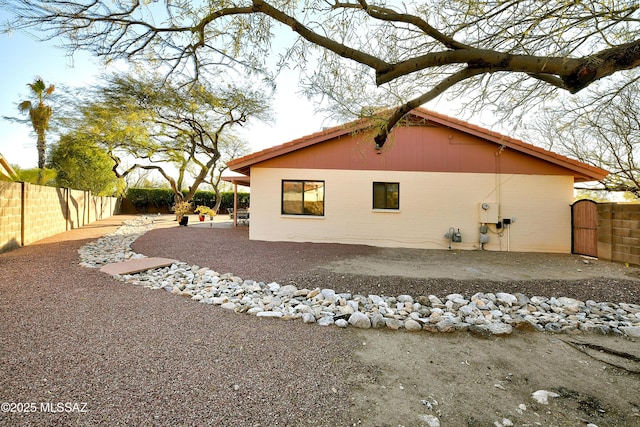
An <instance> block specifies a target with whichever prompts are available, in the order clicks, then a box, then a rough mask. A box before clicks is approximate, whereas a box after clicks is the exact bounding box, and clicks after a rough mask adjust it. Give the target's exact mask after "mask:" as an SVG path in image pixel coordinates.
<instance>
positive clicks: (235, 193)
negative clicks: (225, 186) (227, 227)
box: [233, 182, 238, 227]
mask: <svg viewBox="0 0 640 427" xmlns="http://www.w3.org/2000/svg"><path fill="white" fill-rule="evenodd" d="M233 226H234V227H237V226H238V183H237V182H234V183H233Z"/></svg>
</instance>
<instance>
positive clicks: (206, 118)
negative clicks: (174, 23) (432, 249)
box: [64, 72, 269, 201]
mask: <svg viewBox="0 0 640 427" xmlns="http://www.w3.org/2000/svg"><path fill="white" fill-rule="evenodd" d="M141 74H142V73H141ZM146 74H147V75H146V76H140V77H134V76H132V75H129V74H114V75H110V76H104V77H103V79H102V80H103V82H104V83H103V84H102V85H100V86H97V87H95V88H94V90H92V91H88V92H86V93H85V96H84V97H82V98H79V99H76V100H75V102H76V105H78V107H77V108H76V109H75V110H76V111H75V113H71V112H70V113H69V118H68V119H66V120H65V121H64V124H65V126H66V127H67V128H68V129H70V130H72V131H73V134H74V137H75V138H76V139H77V140H81V141H85V143H86V144H91V145H94V146H97V147H100V148H101V149H103V150H104V151H105V152H106V153H108V155H109V156H110V157H111V159H112V165H113V172H115V174H116V176H118V177H119V178H125V177H126V176H127V175H128V174H130V173H132V172H133V171H135V170H139V169H145V170H153V171H156V172H157V173H159V174H160V175H161V176H162V177H163V178H164V179H165V180H166V182H167V184H168V185H169V186H170V187H171V189H172V190H173V192H174V194H175V197H176V201H181V200H182V199H183V197H184V199H186V200H187V201H188V200H190V199H191V198H192V197H193V195H194V194H195V192H196V190H197V189H198V187H199V185H200V184H201V183H202V182H205V181H206V180H207V179H208V176H209V174H210V172H211V170H212V169H219V168H220V167H221V160H222V159H224V158H225V157H226V156H225V153H226V152H227V151H230V150H237V149H238V143H237V138H236V137H235V135H234V133H233V128H234V127H237V126H241V125H243V124H244V123H245V122H247V120H249V119H266V118H268V117H269V109H268V103H267V102H265V101H266V99H267V96H266V95H265V94H263V93H262V92H260V91H256V90H251V89H249V88H238V87H234V86H223V87H222V88H216V89H214V88H213V87H212V86H211V85H209V84H207V83H206V82H203V83H191V84H185V83H184V82H177V81H174V80H163V79H162V78H160V76H157V75H154V74H153V73H149V72H147V73H146ZM128 159H135V163H133V164H128ZM184 187H187V190H188V192H187V194H186V195H184V196H183V193H182V190H183V188H184Z"/></svg>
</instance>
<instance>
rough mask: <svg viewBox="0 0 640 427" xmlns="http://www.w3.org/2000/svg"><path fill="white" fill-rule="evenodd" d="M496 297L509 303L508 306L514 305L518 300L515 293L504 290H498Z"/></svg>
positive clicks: (502, 301)
mask: <svg viewBox="0 0 640 427" xmlns="http://www.w3.org/2000/svg"><path fill="white" fill-rule="evenodd" d="M496 299H497V300H498V301H499V302H501V303H504V304H507V305H508V306H512V305H513V304H514V303H515V302H517V301H518V298H516V296H515V295H511V294H507V293H504V292H498V293H497V294H496Z"/></svg>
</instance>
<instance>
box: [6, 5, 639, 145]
mask: <svg viewBox="0 0 640 427" xmlns="http://www.w3.org/2000/svg"><path fill="white" fill-rule="evenodd" d="M0 1H1V2H2V4H4V5H6V6H10V7H11V10H13V11H14V13H16V15H17V20H16V21H14V22H13V24H12V25H13V27H14V28H22V29H25V28H37V29H38V30H41V31H44V32H45V34H47V37H57V36H63V37H64V38H65V40H66V44H67V47H68V48H70V49H71V50H75V49H87V50H90V51H93V52H94V53H96V54H97V55H100V56H103V57H105V58H106V59H108V60H113V59H117V58H127V59H130V60H133V59H136V58H140V59H143V58H144V59H149V58H152V59H154V60H158V61H163V63H166V64H168V65H169V69H170V70H172V71H176V70H177V71H180V72H183V71H185V70H186V69H189V70H190V71H192V73H193V74H192V75H193V76H194V77H196V78H197V77H199V76H200V74H201V73H202V72H205V71H206V70H207V69H208V68H210V67H212V66H216V65H225V66H242V67H244V68H245V70H251V71H260V70H265V69H266V68H265V65H266V64H267V62H265V61H266V60H267V59H266V58H268V54H269V53H270V52H272V51H273V50H274V49H275V46H277V45H278V43H280V42H282V40H281V39H277V38H274V35H276V34H278V31H277V30H278V28H279V27H280V28H281V29H288V30H290V31H292V32H293V33H295V34H297V35H298V36H299V39H298V41H295V42H293V43H292V44H290V45H288V46H286V47H287V48H288V50H286V51H282V52H280V53H281V56H280V65H291V61H293V62H294V63H295V64H297V65H298V66H300V67H301V69H302V70H303V72H304V73H305V77H306V88H307V90H308V91H309V93H320V94H323V95H325V96H328V97H329V99H331V100H333V101H335V103H336V104H338V105H341V106H344V107H345V108H346V109H351V110H352V111H357V110H358V109H357V108H355V107H356V106H358V105H359V106H368V107H376V108H368V109H365V110H364V111H387V112H388V114H387V115H386V116H385V120H386V123H387V125H386V126H382V127H381V130H380V133H379V135H378V136H377V137H376V142H377V144H378V145H379V146H381V145H382V144H383V143H384V141H385V140H386V136H387V134H388V132H389V130H390V129H391V128H392V127H393V126H394V125H395V124H396V123H397V122H398V121H399V120H400V119H401V118H402V117H403V116H404V115H405V114H406V113H407V112H408V111H410V110H411V109H412V108H414V107H417V106H419V105H422V104H424V103H426V102H428V101H430V100H432V99H434V98H436V97H438V96H439V95H441V94H443V93H444V92H445V91H447V90H450V89H452V88H461V89H459V90H464V91H465V92H468V91H469V90H470V89H469V88H470V87H471V88H473V89H474V94H475V96H479V98H476V99H481V100H491V101H492V102H496V101H501V102H505V103H508V104H509V105H511V106H512V107H511V110H513V108H514V106H520V107H521V108H522V107H523V103H524V102H526V100H531V99H534V98H535V96H538V97H539V96H544V95H548V94H549V93H552V92H553V91H557V90H558V89H560V90H563V91H566V92H568V93H577V92H579V91H580V90H582V89H583V88H585V87H588V86H590V85H592V84H593V83H594V82H597V81H599V80H601V79H604V78H607V77H610V76H612V75H613V74H614V73H617V72H620V71H623V70H632V69H635V68H636V67H638V65H640V26H639V22H638V20H639V19H640V10H639V7H640V6H639V4H638V2H637V1H635V0H609V1H602V0H585V1H566V0H550V1H537V0H511V1H504V0H432V1H417V0H416V1H409V2H400V1H387V2H385V1H372V2H367V1H366V0H346V1H341V0H303V1H297V0H272V1H266V0H237V1H229V0H208V1H204V0H202V1H196V2H193V1H191V0H165V1H163V2H160V1H158V2H139V1H132V2H120V1H115V0H112V1H110V0H96V1H92V2H79V1H69V0H0ZM315 47H319V48H321V49H319V50H316V49H314V48H315ZM275 50H277V49H275ZM307 61H310V62H311V61H318V62H319V64H318V65H316V64H315V63H309V64H307ZM637 77H638V74H637V72H633V73H630V74H628V75H625V76H624V77H621V78H620V84H621V85H624V84H625V82H628V81H629V80H633V79H637ZM368 83H372V84H373V85H374V86H376V87H377V90H376V91H375V92H369V91H366V90H364V87H366V86H368ZM467 84H468V85H470V86H466V85H467ZM496 97H498V98H496ZM476 105H480V104H476ZM388 106H396V108H394V109H393V110H386V109H384V108H379V107H388ZM398 106H399V107H398ZM332 108H334V107H332ZM389 111H390V112H389Z"/></svg>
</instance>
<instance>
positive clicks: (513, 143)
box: [227, 108, 609, 181]
mask: <svg viewBox="0 0 640 427" xmlns="http://www.w3.org/2000/svg"><path fill="white" fill-rule="evenodd" d="M409 115H413V116H415V117H417V118H421V119H425V120H428V121H431V122H433V123H436V124H438V125H440V126H445V127H449V128H451V129H456V130H459V131H461V132H465V133H467V134H470V135H474V136H477V137H479V138H482V139H484V140H487V141H491V142H494V143H496V144H499V145H504V146H505V147H508V148H511V149H513V150H516V151H519V152H522V153H525V154H528V155H531V156H534V157H537V158H539V159H542V160H545V161H547V162H550V163H553V164H556V165H559V166H562V167H565V168H567V169H569V170H571V171H574V172H575V173H576V178H578V177H580V181H589V180H594V181H597V180H600V179H603V178H604V177H605V176H607V175H608V174H609V172H607V171H606V170H604V169H600V168H597V167H595V166H591V165H588V164H586V163H583V162H580V161H578V160H575V159H571V158H569V157H566V156H563V155H560V154H558V153H554V152H552V151H549V150H545V149H544V148H540V147H536V146H535V145H532V144H529V143H526V142H524V141H521V140H518V139H515V138H511V137H509V136H506V135H502V134H500V133H498V132H494V131H491V130H489V129H485V128H482V127H480V126H476V125H474V124H471V123H468V122H465V121H462V120H458V119H455V118H453V117H449V116H446V115H444V114H440V113H436V112H433V111H430V110H427V109H424V108H416V109H415V110H412V111H411V113H409ZM371 125H372V122H371V120H370V119H358V120H355V121H352V122H349V123H346V124H343V125H340V126H336V127H332V128H330V129H326V130H323V131H321V132H316V133H313V134H310V135H307V136H304V137H302V138H298V139H295V140H293V141H290V142H286V143H284V144H281V145H276V146H274V147H270V148H267V149H264V150H262V151H258V152H255V153H252V154H249V155H247V156H244V157H240V158H238V159H234V160H231V161H230V162H228V163H227V165H228V167H229V169H230V170H232V171H234V172H238V173H242V174H244V175H249V174H250V168H251V166H253V165H255V164H257V163H260V162H263V161H265V160H269V159H273V158H275V157H278V156H282V155H284V154H288V153H291V152H293V151H297V150H300V149H303V148H305V147H309V146H311V145H315V144H319V143H321V142H324V141H328V140H330V139H333V138H336V137H339V136H342V135H345V134H349V133H352V132H355V131H358V130H362V129H365V128H368V127H370V126H371ZM371 143H372V144H373V141H372V142H371Z"/></svg>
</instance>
